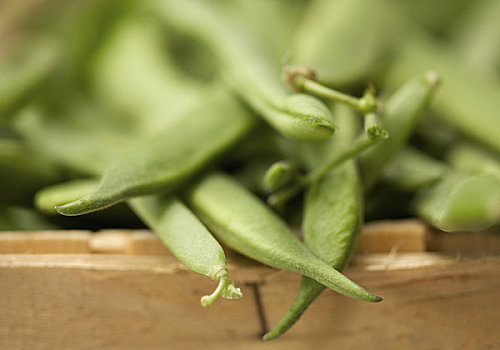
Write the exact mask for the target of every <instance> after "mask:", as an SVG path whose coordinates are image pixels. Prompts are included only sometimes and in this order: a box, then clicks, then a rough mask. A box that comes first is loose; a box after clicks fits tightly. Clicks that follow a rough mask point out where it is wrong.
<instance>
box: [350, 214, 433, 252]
mask: <svg viewBox="0 0 500 350" xmlns="http://www.w3.org/2000/svg"><path fill="white" fill-rule="evenodd" d="M428 231H429V229H428V227H427V225H426V224H424V223H423V222H422V221H419V220H414V219H411V220H391V221H377V222H370V223H367V224H366V225H365V226H364V228H363V232H362V233H361V235H360V237H359V240H358V243H357V245H356V253H365V254H366V253H390V252H394V251H398V252H424V251H425V250H426V238H427V234H428Z"/></svg>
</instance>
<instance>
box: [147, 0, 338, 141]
mask: <svg viewBox="0 0 500 350" xmlns="http://www.w3.org/2000/svg"><path fill="white" fill-rule="evenodd" d="M152 4H153V5H152V9H153V11H155V13H157V14H158V16H160V17H161V18H163V19H164V20H165V22H166V23H167V25H169V26H173V27H174V28H175V29H178V30H181V31H184V32H187V33H189V34H191V35H193V36H195V37H196V38H198V40H200V41H202V42H203V43H204V44H206V45H207V47H208V48H209V49H210V50H211V51H212V52H213V53H214V55H215V56H216V57H217V59H218V60H219V64H218V66H219V68H220V70H221V74H222V75H223V76H224V77H225V78H226V81H227V82H228V84H229V85H230V86H231V87H232V88H233V89H234V90H235V91H236V92H237V93H238V94H239V95H241V96H242V97H243V99H245V101H246V102H247V103H248V104H249V105H250V106H252V108H254V109H255V110H256V111H257V112H258V113H259V115H260V116H262V117H263V118H264V119H265V120H266V121H267V122H268V123H269V124H270V125H272V126H273V127H274V128H275V129H276V130H278V131H279V132H280V133H282V134H283V135H285V136H286V137H289V138H291V139H294V140H303V141H317V140H323V139H326V138H328V137H330V135H331V134H332V133H333V131H334V129H335V127H334V125H333V123H332V118H331V115H330V111H329V110H328V108H327V107H326V106H325V105H324V104H323V103H322V102H321V101H320V100H318V99H316V98H314V97H312V96H309V95H306V94H294V93H290V92H288V91H287V89H286V87H285V86H283V84H282V82H281V80H280V74H279V72H278V71H277V69H279V62H276V63H275V64H274V65H273V64H272V62H270V61H269V58H268V57H266V53H265V51H264V50H261V49H260V48H259V46H258V45H257V40H255V38H252V37H249V36H248V35H245V32H244V31H243V29H242V28H241V27H240V26H238V24H237V23H234V22H233V21H232V19H231V18H230V16H224V15H223V13H224V11H223V8H220V7H219V8H218V7H217V5H219V4H217V3H213V2H203V1H197V0H192V1H182V2H179V1H170V0H169V1H153V2H152ZM200 23H203V27H201V26H200ZM240 29H241V30H240Z"/></svg>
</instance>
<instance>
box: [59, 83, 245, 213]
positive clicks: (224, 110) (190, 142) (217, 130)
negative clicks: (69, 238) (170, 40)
mask: <svg viewBox="0 0 500 350" xmlns="http://www.w3.org/2000/svg"><path fill="white" fill-rule="evenodd" d="M253 124H254V119H253V116H251V115H250V114H249V113H248V112H247V111H245V110H244V109H243V108H242V107H241V106H240V105H239V104H238V103H237V102H236V101H234V100H233V98H232V96H230V95H228V93H227V92H225V91H221V90H220V91H218V92H215V93H214V94H213V95H212V96H207V100H206V102H205V103H201V104H200V105H199V106H198V108H196V109H194V110H193V111H191V112H190V113H186V114H185V115H184V116H183V117H182V118H180V119H179V120H178V121H177V122H176V123H170V124H169V125H168V126H167V127H166V128H165V129H164V130H161V132H157V133H156V134H154V135H148V136H146V137H145V138H144V139H142V140H139V141H137V143H136V145H135V146H134V147H131V148H130V149H129V150H128V152H125V153H124V154H123V155H122V156H121V157H118V158H117V159H114V160H113V161H112V162H111V163H110V164H109V166H108V167H107V168H106V170H105V171H104V174H103V175H102V178H101V181H100V183H99V185H98V187H97V188H96V189H95V191H94V192H91V193H89V194H88V195H86V196H85V197H83V198H81V199H79V200H77V201H74V202H70V203H67V204H65V205H61V206H58V207H57V208H56V209H57V211H58V212H59V213H61V214H63V215H69V216H74V215H81V214H85V213H89V212H92V211H96V210H100V209H104V208H106V207H109V206H112V205H113V204H116V203H118V202H121V201H125V200H127V199H129V198H132V197H135V196H140V195H147V194H153V193H155V192H158V191H161V192H165V191H173V190H176V189H178V188H179V187H180V186H181V184H183V183H185V182H186V180H187V179H188V178H189V177H191V176H192V175H194V174H195V173H196V172H197V171H199V170H201V168H203V167H204V166H205V165H206V164H207V163H208V162H209V161H211V160H213V159H214V158H215V157H216V156H217V155H219V154H220V153H222V152H223V151H225V150H226V149H227V148H228V147H230V146H231V145H232V144H234V142H236V141H237V140H238V139H240V138H241V137H242V136H243V135H244V134H245V133H246V132H248V131H249V130H250V128H251V127H252V125H253ZM214 135H217V137H214Z"/></svg>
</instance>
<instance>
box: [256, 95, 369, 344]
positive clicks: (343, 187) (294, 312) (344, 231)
mask: <svg viewBox="0 0 500 350" xmlns="http://www.w3.org/2000/svg"><path fill="white" fill-rule="evenodd" d="M334 112H335V113H334V115H335V116H336V122H337V125H338V126H339V128H340V129H341V130H342V132H341V133H340V132H339V133H338V134H337V135H336V136H335V138H332V139H331V140H329V141H328V142H327V143H326V144H323V145H321V147H319V146H320V145H318V146H316V145H314V146H312V147H311V148H312V149H310V150H309V151H311V152H314V153H319V154H323V155H325V156H326V157H329V154H330V153H332V152H333V153H336V152H339V150H340V149H342V148H343V147H349V146H350V145H351V144H352V142H353V141H354V138H355V135H356V120H355V116H353V115H352V113H351V112H350V110H349V109H348V108H347V107H345V106H341V105H339V106H336V108H335V109H334ZM316 166H321V164H316ZM362 193H363V191H362V186H361V180H360V177H359V174H358V170H357V165H356V161H355V160H354V159H350V160H347V161H346V162H344V163H343V164H341V165H339V166H338V167H336V168H334V169H333V170H330V171H329V172H328V173H327V174H325V175H324V176H323V177H321V178H320V179H318V180H317V181H316V182H314V183H313V184H312V185H311V186H310V187H309V188H308V190H307V192H306V197H305V202H304V221H303V232H304V243H305V245H306V246H307V247H308V248H309V249H311V251H312V252H313V253H314V254H315V255H316V256H318V257H319V258H321V259H322V260H323V261H325V262H327V263H328V264H329V265H330V266H332V267H333V268H335V269H336V270H338V271H342V270H343V269H344V267H345V266H346V265H347V262H348V260H349V257H350V256H351V254H352V252H353V249H354V246H355V243H356V240H357V238H358V236H359V233H360V232H361V226H362V221H363V199H362ZM324 289H325V286H324V285H322V284H320V283H318V282H316V281H315V280H313V279H311V278H308V277H305V276H303V277H302V280H301V283H300V289H299V292H298V294H297V296H296V298H295V301H294V302H293V304H292V306H291V307H290V309H289V310H288V312H287V313H286V315H285V316H284V317H283V318H282V319H281V321H280V322H279V323H278V325H276V327H275V328H274V329H273V330H271V331H270V332H269V333H267V334H266V335H265V336H264V340H271V339H275V338H277V337H279V336H280V335H281V334H283V333H284V332H286V331H287V330H288V329H289V328H290V327H291V326H292V325H293V324H294V323H295V322H296V321H297V320H298V319H299V318H300V316H301V315H302V314H303V313H304V312H305V311H306V309H307V307H308V306H309V305H310V304H311V303H312V302H313V301H314V300H315V299H316V298H317V297H318V296H319V295H320V294H321V292H322V291H323V290H324Z"/></svg>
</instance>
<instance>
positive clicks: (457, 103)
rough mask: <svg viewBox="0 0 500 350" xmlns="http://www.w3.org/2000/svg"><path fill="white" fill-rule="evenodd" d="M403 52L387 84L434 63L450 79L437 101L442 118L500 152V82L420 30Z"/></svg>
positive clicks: (403, 47)
mask: <svg viewBox="0 0 500 350" xmlns="http://www.w3.org/2000/svg"><path fill="white" fill-rule="evenodd" d="M402 45H403V46H402V47H401V50H400V51H399V55H398V56H397V58H395V60H394V62H393V63H392V64H391V65H390V67H389V68H388V69H389V71H388V73H387V75H386V77H385V82H386V84H387V85H395V84H399V83H400V82H401V81H402V80H404V79H406V77H407V76H409V75H412V74H415V73H417V72H419V71H423V70H425V69H428V68H429V67H433V69H436V71H438V72H439V75H440V76H441V77H442V80H443V81H444V82H446V85H445V86H443V88H442V89H441V91H440V93H439V94H436V98H435V101H434V103H433V106H434V109H435V110H436V112H437V115H438V116H439V118H440V119H441V120H443V121H445V122H446V123H447V124H449V125H451V126H453V127H455V128H456V129H457V130H458V131H460V132H461V133H463V134H464V135H466V136H468V137H470V138H472V139H474V140H476V141H478V142H479V143H481V144H484V145H486V146H488V147H491V148H492V149H494V150H495V151H496V152H500V138H499V137H498V131H499V130H500V118H498V113H499V112H498V106H499V105H498V101H500V83H498V81H497V80H495V79H494V78H493V77H491V76H488V77H486V78H485V77H481V75H477V74H474V72H472V71H470V70H469V69H468V66H467V64H465V63H464V62H463V61H462V60H461V59H460V58H459V57H460V55H459V54H458V53H456V52H454V51H452V50H451V49H447V48H446V47H443V45H442V44H441V43H440V42H439V41H437V40H435V39H432V38H430V37H428V36H426V35H424V33H419V32H418V31H417V32H415V33H413V35H412V37H411V38H408V40H407V41H405V42H404V43H402Z"/></svg>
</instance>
